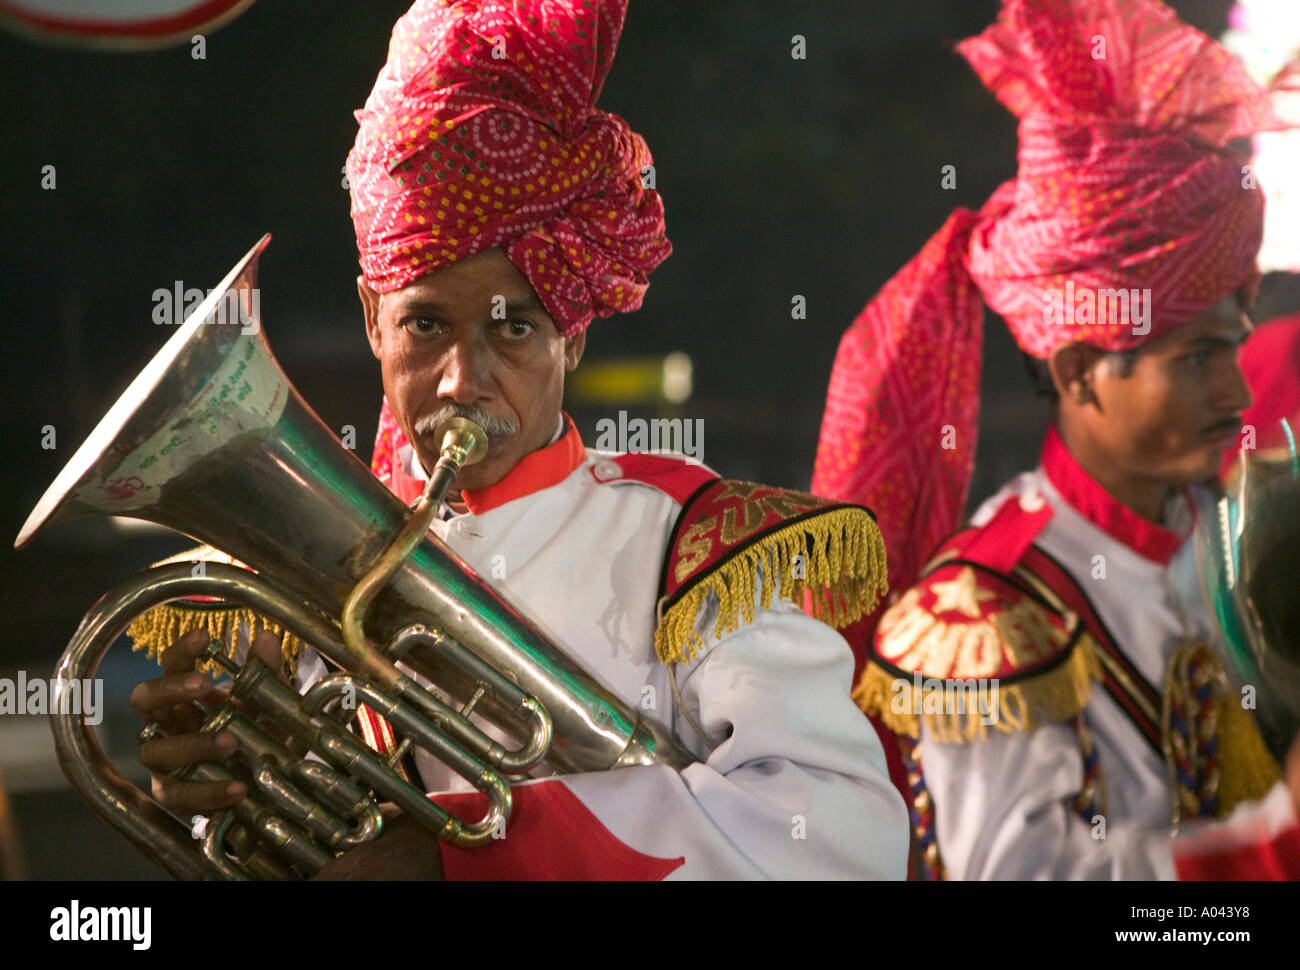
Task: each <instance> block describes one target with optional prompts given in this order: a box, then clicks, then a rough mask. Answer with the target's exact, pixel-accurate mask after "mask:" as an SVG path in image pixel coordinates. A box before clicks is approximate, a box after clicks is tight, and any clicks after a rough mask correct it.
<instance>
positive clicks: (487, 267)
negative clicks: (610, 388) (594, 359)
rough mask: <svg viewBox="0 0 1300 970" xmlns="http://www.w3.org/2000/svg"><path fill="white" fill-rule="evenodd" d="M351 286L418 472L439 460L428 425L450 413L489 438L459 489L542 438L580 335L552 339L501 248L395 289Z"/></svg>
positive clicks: (495, 471)
mask: <svg viewBox="0 0 1300 970" xmlns="http://www.w3.org/2000/svg"><path fill="white" fill-rule="evenodd" d="M357 285H358V290H359V291H360V294H361V303H362V305H363V307H364V308H365V314H366V336H367V337H368V338H369V340H370V347H371V349H372V350H373V351H374V354H375V356H376V357H377V358H379V362H380V365H381V368H382V371H383V379H384V393H385V394H386V395H387V396H388V403H389V405H390V406H391V407H392V410H393V416H394V417H395V418H396V419H397V423H398V425H399V426H400V427H401V429H402V431H403V433H405V435H406V437H407V438H408V439H409V440H410V442H411V444H412V445H413V446H414V447H415V450H416V453H417V454H418V455H419V457H420V460H421V462H422V463H423V464H424V467H425V468H426V469H431V468H433V466H434V464H435V463H436V462H437V460H438V445H439V443H440V442H439V441H437V440H435V438H434V435H433V428H434V426H436V425H437V424H438V423H439V422H440V421H441V420H443V419H445V418H446V417H450V416H453V415H457V414H459V415H461V416H464V417H468V418H471V419H473V420H475V421H478V422H479V423H480V424H482V425H483V426H484V428H485V429H486V430H487V432H488V434H489V437H490V439H491V440H490V443H489V447H488V453H487V457H485V458H484V459H483V460H482V461H480V462H479V463H478V464H476V465H472V466H470V467H469V468H466V469H465V470H464V471H462V472H461V474H460V477H459V478H458V479H457V482H456V485H455V488H456V489H457V490H460V489H480V488H486V487H487V486H489V485H493V484H495V483H496V482H498V481H500V480H501V478H503V477H504V476H505V474H506V473H507V472H508V471H510V469H511V468H513V467H514V466H515V464H516V463H517V462H518V461H519V460H520V459H521V458H523V457H524V456H525V455H527V454H528V453H529V452H532V451H536V450H537V449H539V448H542V447H544V446H545V445H546V444H547V443H548V442H549V441H550V439H551V437H552V436H553V435H554V434H555V430H556V428H557V426H558V422H559V414H560V407H561V402H562V400H563V397H564V375H565V373H567V372H568V371H571V370H573V369H574V368H575V367H577V366H578V361H579V360H580V359H581V357H582V351H583V347H584V346H585V343H586V337H585V333H583V332H580V333H578V334H577V335H575V336H572V337H567V338H566V337H561V336H560V333H559V331H558V330H557V329H556V326H555V322H554V321H553V320H552V319H551V317H550V315H549V314H548V313H547V312H546V311H545V309H543V307H542V305H541V302H540V301H539V300H538V299H537V294H536V293H535V292H534V290H533V288H532V285H531V284H530V283H529V282H528V279H527V277H525V276H524V275H523V273H521V272H520V271H519V270H518V269H517V268H516V267H515V265H514V264H513V263H511V262H510V260H509V259H508V258H507V257H506V254H505V252H504V251H503V250H501V249H499V248H493V249H489V250H485V251H484V252H481V253H477V254H475V255H474V256H470V257H468V258H466V259H462V260H460V261H458V262H455V263H452V264H451V265H450V266H446V267H444V268H442V269H440V270H438V271H436V272H434V273H430V274H428V275H427V276H422V277H420V279H418V280H416V281H415V282H414V283H411V284H410V285H409V286H406V287H404V288H403V289H400V290H397V291H395V292H393V293H385V294H382V295H381V294H377V293H375V292H374V291H373V290H371V289H370V288H369V287H368V286H366V284H365V282H364V280H358V283H357ZM503 301H504V302H503ZM494 306H495V307H497V308H498V310H497V314H496V316H495V317H494V315H493V308H494ZM502 306H504V311H502V310H501V309H500V308H501V307H502ZM503 313H504V319H501V318H500V317H501V316H502V314H503Z"/></svg>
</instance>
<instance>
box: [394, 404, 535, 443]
mask: <svg viewBox="0 0 1300 970" xmlns="http://www.w3.org/2000/svg"><path fill="white" fill-rule="evenodd" d="M449 418H468V419H469V420H471V421H473V422H474V423H475V424H477V425H478V426H479V427H480V428H482V429H483V430H484V431H486V432H487V436H488V438H489V439H492V440H494V441H496V440H500V439H501V438H509V437H511V436H512V435H515V434H518V432H519V423H518V422H517V421H512V420H510V419H509V418H503V417H500V416H499V415H495V414H489V413H488V412H487V410H486V409H485V408H484V407H483V406H482V405H479V404H448V405H445V406H444V407H440V408H438V409H437V410H436V411H430V412H429V413H428V414H425V415H422V416H420V417H418V418H416V419H415V420H414V421H412V422H411V430H412V431H414V432H415V433H416V434H417V435H420V436H421V437H424V436H427V435H431V434H433V433H434V432H435V431H437V430H438V425H440V424H442V423H443V422H444V421H446V420H448V419H449Z"/></svg>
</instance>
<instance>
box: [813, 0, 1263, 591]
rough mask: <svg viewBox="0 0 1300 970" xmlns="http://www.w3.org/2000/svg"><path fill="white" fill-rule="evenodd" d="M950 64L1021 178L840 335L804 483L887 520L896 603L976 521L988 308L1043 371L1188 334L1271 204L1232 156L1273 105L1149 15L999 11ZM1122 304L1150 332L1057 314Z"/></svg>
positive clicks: (1036, 8)
mask: <svg viewBox="0 0 1300 970" xmlns="http://www.w3.org/2000/svg"><path fill="white" fill-rule="evenodd" d="M957 49H958V51H959V52H960V53H961V54H962V56H964V57H965V58H966V60H967V61H969V62H970V64H971V66H972V67H973V68H974V69H975V72H976V73H977V74H978V75H979V77H980V79H981V80H982V81H983V82H984V84H985V85H986V86H987V87H988V88H989V89H990V90H991V91H992V92H993V93H994V94H995V95H996V96H997V97H998V99H999V100H1000V101H1001V102H1002V103H1003V104H1004V105H1005V106H1006V107H1007V108H1009V109H1010V110H1011V112H1012V113H1013V114H1015V116H1016V117H1017V118H1018V119H1019V139H1020V147H1019V153H1018V162H1019V164H1018V171H1017V174H1016V177H1015V178H1014V179H1013V180H1011V181H1009V182H1006V183H1004V184H1003V185H1002V186H1001V187H1000V188H999V189H998V190H997V191H996V192H994V194H993V196H992V197H991V198H990V199H989V200H988V202H987V203H986V204H985V205H984V207H983V208H981V209H980V210H979V211H978V212H972V211H970V210H968V209H959V210H957V211H956V212H954V213H953V214H952V216H950V217H949V219H948V221H947V222H946V223H945V225H944V226H943V228H942V229H940V230H939V232H938V233H937V234H936V235H935V236H934V237H932V238H931V239H930V241H929V242H928V243H926V245H925V247H924V248H923V249H922V250H921V252H920V254H918V255H917V256H916V257H915V258H913V259H912V261H911V262H909V263H908V264H907V265H906V266H904V267H903V269H902V270H901V271H900V272H899V273H898V274H897V275H896V276H895V277H894V278H893V279H891V280H890V281H889V282H888V283H887V284H886V285H885V286H884V288H883V289H882V290H881V291H880V293H879V294H878V295H877V296H876V297H875V298H874V299H873V300H872V301H871V302H870V303H868V304H867V306H866V308H865V309H864V310H863V311H862V313H861V314H860V315H859V317H858V318H857V320H855V321H854V322H853V324H852V325H851V326H850V327H849V329H848V331H847V332H846V333H845V335H844V337H843V339H842V341H841V343H840V347H839V352H838V354H837V356H836V359H835V365H834V369H833V371H832V374H831V381H830V388H829V391H828V394H827V403H826V413H825V417H824V420H823V425H822V432H821V440H820V443H819V447H818V453H817V463H816V469H815V472H814V476H813V490H814V491H816V492H818V493H820V494H823V495H827V496H831V497H834V498H839V499H846V500H849V501H853V502H860V503H862V504H864V505H867V506H868V507H870V508H872V509H874V510H875V511H876V513H877V515H878V516H879V520H880V526H881V529H882V530H883V531H884V534H885V541H886V546H887V548H888V550H889V557H890V585H891V587H893V588H894V589H903V588H905V587H906V586H908V585H910V584H911V582H912V581H914V579H915V577H916V576H917V574H918V572H919V570H920V567H921V565H922V562H923V557H925V556H926V555H928V554H929V553H930V551H932V550H933V548H934V547H935V545H937V543H939V542H940V541H942V539H943V537H944V536H946V535H947V534H949V533H950V532H952V531H953V529H954V528H956V526H957V524H958V522H959V520H960V516H961V514H962V510H963V508H964V506H965V501H966V492H967V488H968V486H969V482H970V477H971V474H972V472H973V469H974V461H975V442H976V419H977V417H978V408H979V384H980V369H981V344H982V339H983V337H982V317H983V304H987V305H988V306H989V307H991V308H992V309H993V310H995V311H996V312H997V313H999V314H1001V315H1002V317H1003V318H1005V320H1006V321H1007V324H1008V326H1009V327H1010V329H1011V332H1012V335H1013V336H1014V338H1015V340H1016V343H1017V344H1019V346H1020V347H1021V348H1022V349H1023V350H1024V351H1026V352H1027V353H1029V354H1031V355H1033V356H1035V357H1040V358H1041V357H1046V356H1048V355H1049V354H1051V352H1052V351H1053V350H1055V349H1056V348H1057V347H1059V346H1061V345H1063V344H1066V343H1070V342H1075V341H1082V342H1086V343H1089V344H1093V345H1095V346H1097V347H1101V348H1103V349H1106V350H1126V349H1131V348H1133V347H1136V346H1138V345H1139V344H1141V343H1142V342H1143V341H1144V340H1146V339H1149V338H1150V337H1154V336H1157V335H1159V334H1161V333H1165V332H1167V331H1169V330H1172V329H1173V328H1175V327H1177V326H1180V325H1181V324H1183V323H1186V322H1187V321H1188V320H1190V319H1191V318H1193V317H1194V316H1197V315H1198V314H1199V313H1201V312H1203V311H1204V310H1205V309H1207V308H1208V307H1210V306H1212V305H1213V304H1215V303H1217V302H1218V301H1219V300H1220V299H1222V298H1223V297H1224V296H1226V295H1228V294H1230V293H1232V292H1233V291H1234V290H1236V289H1237V288H1238V287H1240V286H1242V285H1243V284H1245V283H1247V282H1248V281H1250V280H1251V279H1252V278H1253V277H1254V276H1255V274H1256V269H1255V257H1256V253H1257V251H1258V249H1259V244H1260V238H1261V233H1262V226H1263V205H1264V203H1263V198H1262V195H1261V193H1260V191H1259V190H1258V189H1257V188H1255V187H1254V183H1253V182H1252V180H1251V179H1250V178H1248V177H1247V175H1248V173H1246V172H1245V171H1243V164H1244V161H1245V160H1244V159H1242V158H1239V157H1237V156H1236V155H1235V154H1233V153H1231V152H1230V151H1228V150H1227V147H1226V146H1227V143H1228V142H1229V141H1230V140H1232V139H1235V138H1238V137H1241V136H1245V135H1248V134H1250V133H1252V132H1255V131H1258V130H1261V129H1263V128H1266V127H1276V126H1277V122H1276V119H1275V118H1274V116H1273V114H1272V111H1271V109H1270V107H1269V101H1268V94H1267V92H1266V91H1265V90H1264V89H1262V88H1261V87H1259V86H1258V85H1257V84H1255V82H1254V81H1252V80H1251V79H1250V77H1249V76H1248V75H1247V74H1246V71H1245V70H1244V68H1242V66H1241V65H1240V64H1239V63H1238V62H1237V61H1236V60H1235V59H1234V58H1233V57H1232V56H1231V55H1230V54H1228V53H1227V51H1225V50H1224V49H1223V48H1222V47H1220V46H1219V45H1218V44H1217V43H1215V42H1214V41H1213V40H1211V39H1210V38H1208V37H1206V36H1205V35H1203V34H1201V33H1200V32H1199V31H1197V30H1194V29H1193V28H1191V27H1188V26H1186V25H1185V24H1183V23H1181V22H1180V21H1179V20H1178V19H1177V17H1176V16H1175V15H1174V13H1173V11H1171V10H1170V9H1169V8H1168V7H1166V6H1164V5H1163V4H1161V3H1159V2H1157V0H1003V7H1002V11H1001V13H1000V16H999V17H998V20H997V22H996V23H994V24H993V25H992V26H991V27H989V28H988V29H987V30H985V31H984V32H983V33H982V34H980V35H979V36H977V37H972V38H969V39H967V40H965V41H963V42H962V43H961V44H959V45H958V48H957ZM1117 289H1127V290H1136V291H1139V292H1144V291H1148V292H1149V298H1146V299H1147V305H1146V307H1145V308H1144V309H1145V311H1146V312H1147V313H1148V314H1149V317H1148V319H1147V323H1149V328H1150V329H1149V332H1147V333H1142V332H1141V331H1142V330H1143V329H1145V326H1142V325H1140V326H1137V327H1134V326H1132V325H1130V321H1131V318H1129V317H1126V316H1122V315H1121V316H1117V317H1116V318H1115V322H1111V319H1109V318H1101V319H1093V320H1091V321H1090V320H1089V318H1088V316H1086V315H1085V314H1084V313H1080V314H1077V315H1074V314H1072V315H1071V319H1072V322H1070V323H1068V324H1064V323H1062V322H1058V321H1060V320H1061V319H1062V314H1061V313H1060V312H1059V311H1060V309H1061V307H1062V306H1063V305H1064V304H1062V303H1060V302H1056V303H1053V306H1054V309H1053V310H1051V311H1048V309H1047V307H1048V305H1049V302H1052V301H1050V300H1049V294H1053V293H1055V294H1058V295H1060V296H1061V297H1064V296H1065V294H1075V293H1081V292H1084V291H1089V292H1092V293H1096V292H1097V291H1100V290H1108V291H1113V290H1117ZM1144 298H1145V297H1144ZM1065 309H1066V312H1067V313H1069V306H1065ZM1121 309H1122V305H1121ZM1078 321H1082V322H1078Z"/></svg>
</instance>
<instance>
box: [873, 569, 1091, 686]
mask: <svg viewBox="0 0 1300 970" xmlns="http://www.w3.org/2000/svg"><path fill="white" fill-rule="evenodd" d="M1076 639H1077V638H1076V637H1075V636H1074V635H1073V630H1072V628H1071V625H1070V623H1069V622H1067V619H1066V617H1065V616H1064V615H1062V614H1059V613H1057V612H1056V611H1054V610H1053V609H1051V608H1049V607H1047V606H1046V605H1044V604H1043V603H1040V602H1038V601H1037V600H1036V599H1035V598H1034V597H1032V596H1030V595H1029V594H1028V593H1027V592H1025V591H1024V590H1023V589H1021V588H1020V587H1019V586H1017V585H1016V584H1015V583H1013V582H1012V581H1011V579H1009V578H1008V577H1006V576H1000V575H997V574H994V573H991V572H989V571H988V570H987V569H985V568H983V567H982V566H978V565H972V564H971V563H969V562H966V561H961V562H949V563H946V564H944V565H941V566H939V567H938V568H936V569H934V570H933V571H931V572H930V573H929V574H928V575H926V576H924V577H922V579H921V580H920V581H919V582H918V583H917V584H916V585H915V586H913V587H912V588H911V589H909V590H908V591H907V592H906V593H904V594H903V596H902V598H900V599H899V601H898V602H897V603H895V604H894V605H893V606H891V607H890V608H889V609H888V610H887V611H886V612H885V615H884V616H883V617H881V620H880V625H879V626H878V627H877V628H876V640H875V645H874V650H873V659H875V660H876V661H877V662H878V663H880V664H881V665H882V666H884V667H886V669H890V670H891V671H893V672H897V671H902V672H904V673H906V674H911V673H920V674H922V675H923V676H926V677H938V678H944V679H948V680H962V679H966V678H975V679H978V678H990V677H995V678H1000V679H1006V678H1009V677H1012V676H1028V675H1032V674H1034V673H1037V672H1040V671H1044V670H1047V669H1050V668H1051V667H1052V666H1054V665H1055V664H1056V663H1057V662H1058V661H1059V658H1060V657H1061V655H1062V654H1065V653H1068V652H1069V651H1070V650H1072V649H1073V648H1074V645H1075V640H1076Z"/></svg>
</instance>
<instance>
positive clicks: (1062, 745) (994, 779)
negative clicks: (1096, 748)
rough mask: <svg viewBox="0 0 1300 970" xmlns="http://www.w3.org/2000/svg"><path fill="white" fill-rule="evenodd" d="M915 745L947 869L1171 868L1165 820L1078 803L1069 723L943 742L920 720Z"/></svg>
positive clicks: (1064, 874) (1031, 872) (1011, 872)
mask: <svg viewBox="0 0 1300 970" xmlns="http://www.w3.org/2000/svg"><path fill="white" fill-rule="evenodd" d="M919 753H920V760H921V772H922V775H923V777H924V778H925V783H926V787H927V788H928V789H929V791H930V798H931V800H932V802H933V805H934V812H935V828H936V836H937V840H938V844H939V853H940V856H941V857H942V859H943V864H944V868H945V870H946V873H947V875H948V878H950V879H1071V880H1081V879H1175V878H1177V876H1176V873H1175V870H1174V861H1173V850H1172V839H1171V838H1170V836H1169V830H1168V829H1164V830H1151V829H1149V828H1145V827H1143V826H1141V825H1139V824H1137V823H1134V822H1131V821H1128V820H1125V819H1120V818H1110V817H1108V818H1106V819H1105V822H1104V827H1103V826H1102V825H1100V824H1093V823H1090V822H1089V821H1085V820H1084V819H1083V818H1082V817H1081V816H1080V815H1079V814H1078V813H1077V812H1076V811H1075V809H1074V798H1075V796H1076V795H1077V794H1078V792H1079V789H1080V787H1081V781H1082V779H1083V756H1082V755H1081V753H1080V752H1079V746H1078V741H1077V740H1076V738H1075V735H1074V732H1073V731H1072V730H1071V729H1070V728H1069V727H1066V726H1064V725H1059V724H1050V725H1044V726H1042V727H1039V728H1036V729H1034V730H1032V731H1026V732H1017V733H1014V734H1003V733H1002V732H1000V731H998V732H990V734H989V736H988V737H987V738H985V739H984V740H982V741H974V742H966V743H940V742H938V741H934V740H932V739H929V738H927V736H926V732H925V728H924V725H922V729H921V746H920V752H919ZM1103 833H1104V834H1103Z"/></svg>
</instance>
